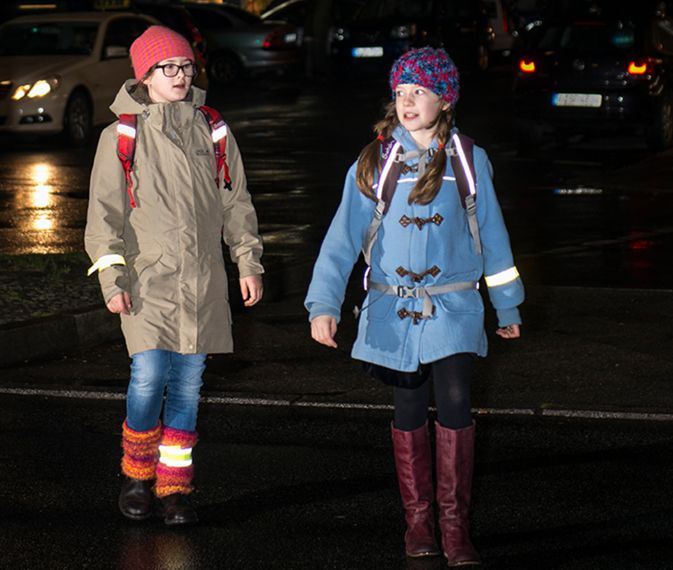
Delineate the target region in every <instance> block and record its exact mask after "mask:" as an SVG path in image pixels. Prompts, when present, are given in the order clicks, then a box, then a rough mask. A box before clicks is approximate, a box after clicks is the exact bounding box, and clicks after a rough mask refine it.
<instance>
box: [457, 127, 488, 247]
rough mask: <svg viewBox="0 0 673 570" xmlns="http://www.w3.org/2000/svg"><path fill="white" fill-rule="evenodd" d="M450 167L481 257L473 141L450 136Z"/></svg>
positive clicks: (463, 137)
mask: <svg viewBox="0 0 673 570" xmlns="http://www.w3.org/2000/svg"><path fill="white" fill-rule="evenodd" d="M449 154H450V156H451V167H452V168H453V174H454V175H455V177H456V186H457V187H458V194H460V201H461V203H462V205H463V208H465V213H466V214H467V224H468V227H469V228H470V234H471V235H472V241H473V243H474V250H475V253H476V254H477V255H481V251H482V248H481V236H480V233H479V222H478V221H477V203H476V200H477V177H476V174H475V169H474V141H473V140H472V139H471V138H469V137H466V136H465V135H461V134H459V133H457V132H456V133H453V134H452V135H451V152H450V153H449Z"/></svg>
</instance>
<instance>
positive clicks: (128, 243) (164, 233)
mask: <svg viewBox="0 0 673 570" xmlns="http://www.w3.org/2000/svg"><path fill="white" fill-rule="evenodd" d="M131 61H132V64H133V69H134V72H135V76H136V80H129V81H127V82H126V83H125V84H124V85H123V86H122V88H121V90H120V91H119V93H118V95H117V97H116V99H115V101H114V103H113V104H112V106H111V109H112V111H113V112H115V114H117V115H118V116H122V115H124V116H128V115H130V116H135V117H136V118H135V132H133V131H134V129H132V128H131V129H130V128H129V127H128V126H127V125H125V124H123V122H119V121H118V122H116V123H114V124H112V125H110V126H109V127H107V128H106V129H105V130H104V131H103V133H102V134H101V138H100V142H99V144H98V150H97V152H96V158H95V161H94V166H93V171H92V174H91V190H90V199H89V211H88V217H87V227H86V232H85V243H86V250H87V252H88V254H89V256H90V257H91V260H92V262H93V266H92V268H91V270H90V273H93V272H96V271H97V272H98V276H99V279H100V284H101V289H102V292H103V296H104V298H105V302H106V304H107V307H108V309H109V310H110V311H111V312H113V313H119V314H120V316H121V324H122V331H123V333H124V337H125V339H126V344H127V348H128V352H129V354H130V356H131V358H132V363H131V377H130V382H129V386H128V392H127V400H126V402H127V404H126V407H127V409H126V419H125V421H124V423H123V426H122V447H123V451H124V454H123V458H122V472H123V474H124V476H125V477H124V482H123V485H122V490H121V494H120V497H119V508H120V510H121V512H122V513H123V514H124V515H125V516H126V517H128V518H131V519H135V520H140V519H145V518H148V517H149V516H151V514H152V501H153V498H152V485H153V483H154V493H155V494H156V495H157V496H158V497H159V498H160V500H161V503H162V507H163V516H164V521H165V523H166V524H168V525H179V524H190V523H195V522H197V515H196V512H195V511H194V509H193V507H192V506H191V504H190V503H189V501H188V500H187V495H188V494H189V493H190V492H191V491H192V485H191V481H192V473H193V468H192V448H193V447H194V445H195V444H196V440H197V434H196V417H197V411H198V401H199V394H200V389H201V385H202V374H203V371H204V369H205V360H206V355H207V354H208V353H213V352H231V351H232V335H231V311H230V308H229V304H228V293H227V277H226V273H225V268H224V260H223V258H222V246H221V239H222V238H224V241H225V243H226V244H227V245H228V247H229V250H230V253H231V257H232V259H233V261H234V262H235V263H236V264H237V265H238V269H239V273H240V286H241V293H242V296H243V300H244V304H245V306H248V307H250V306H252V305H254V304H255V303H257V302H258V301H259V300H260V299H261V297H262V279H261V274H262V273H263V268H262V266H261V264H260V257H261V255H262V242H261V239H260V237H259V235H258V231H257V216H256V214H255V210H254V208H253V206H252V203H251V200H250V195H249V194H248V191H247V187H246V180H245V173H244V171H243V164H242V162H241V157H240V154H239V150H238V147H237V145H236V142H235V140H234V138H233V137H232V135H231V133H230V132H228V131H227V128H226V125H225V126H224V128H220V129H218V136H222V135H223V134H224V133H226V136H227V138H226V147H225V150H226V163H227V165H228V169H229V173H230V179H231V184H230V185H229V184H227V185H226V187H225V184H224V180H222V179H223V178H225V176H224V173H223V172H217V170H218V168H217V166H216V164H217V163H216V159H215V148H214V146H213V140H214V138H215V132H211V127H210V125H209V124H208V122H207V121H206V119H205V118H204V114H203V113H202V112H201V110H200V109H199V107H201V106H202V105H203V104H204V102H205V93H204V92H203V91H201V90H199V89H198V88H195V87H193V86H192V80H193V78H194V76H195V74H196V66H195V65H194V56H193V54H192V50H191V47H190V45H189V43H188V42H187V41H186V40H185V39H184V38H182V36H180V35H178V34H177V33H175V32H173V31H171V30H169V29H167V28H164V27H161V26H152V27H150V28H148V29H147V30H146V31H145V32H144V33H143V34H142V35H141V36H140V37H139V38H138V39H137V40H136V41H135V42H134V43H133V44H132V45H131ZM129 131H131V132H129ZM124 136H131V137H133V138H134V139H135V143H134V148H135V156H134V157H133V162H132V169H131V171H130V172H129V174H128V180H127V176H126V173H125V169H124V165H123V163H122V162H121V161H120V159H119V158H118V156H117V151H118V148H119V146H118V145H119V142H118V141H119V139H120V137H124ZM127 166H128V162H127ZM218 180H219V182H218V183H216V181H218ZM164 396H165V402H164ZM162 408H163V422H162V421H161V415H162Z"/></svg>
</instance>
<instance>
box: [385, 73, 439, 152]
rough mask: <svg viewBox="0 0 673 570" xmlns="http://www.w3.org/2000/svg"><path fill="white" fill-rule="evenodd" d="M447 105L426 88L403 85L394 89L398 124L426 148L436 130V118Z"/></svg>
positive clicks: (408, 84)
mask: <svg viewBox="0 0 673 570" xmlns="http://www.w3.org/2000/svg"><path fill="white" fill-rule="evenodd" d="M448 108H449V104H448V103H447V102H446V101H444V100H443V99H442V98H441V97H440V96H439V95H437V94H435V93H433V92H432V91H430V90H429V89H427V88H426V87H421V86H420V85H413V84H410V83H403V84H400V85H398V86H397V88H396V89H395V110H396V111H397V118H398V120H399V121H400V124H401V125H402V126H403V127H404V128H405V129H407V130H408V131H409V132H410V133H411V136H412V137H413V138H414V140H415V141H416V142H417V143H418V144H419V145H420V146H421V147H423V148H428V147H429V146H430V143H431V142H432V137H433V136H434V134H435V130H436V128H437V117H438V116H439V114H440V113H441V112H442V111H446V110H447V109H448Z"/></svg>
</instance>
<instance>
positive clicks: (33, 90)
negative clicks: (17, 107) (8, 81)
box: [12, 77, 59, 101]
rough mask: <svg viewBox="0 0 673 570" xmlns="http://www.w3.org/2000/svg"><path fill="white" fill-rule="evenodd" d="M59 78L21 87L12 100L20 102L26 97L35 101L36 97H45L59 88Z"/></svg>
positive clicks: (42, 80) (41, 80)
mask: <svg viewBox="0 0 673 570" xmlns="http://www.w3.org/2000/svg"><path fill="white" fill-rule="evenodd" d="M58 84H59V78H58V77H50V78H49V79H38V80H37V81H35V82H34V83H25V84H23V85H19V86H18V87H17V88H16V89H15V90H14V93H12V99H14V101H18V100H19V99H23V98H24V97H28V98H30V99H34V98H36V97H44V96H45V95H49V93H51V92H52V91H55V90H56V89H57V88H58Z"/></svg>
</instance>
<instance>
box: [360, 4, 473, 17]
mask: <svg viewBox="0 0 673 570" xmlns="http://www.w3.org/2000/svg"><path fill="white" fill-rule="evenodd" d="M478 7H479V4H478V2H474V1H473V0H451V1H449V0H416V1H415V2H409V0H374V1H370V2H366V3H364V4H363V5H362V7H361V8H360V10H359V11H358V12H357V14H356V19H357V20H378V19H380V18H384V19H398V20H399V19H420V18H434V17H441V18H447V19H466V18H474V17H475V15H476V13H477V11H478Z"/></svg>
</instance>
